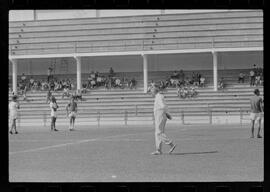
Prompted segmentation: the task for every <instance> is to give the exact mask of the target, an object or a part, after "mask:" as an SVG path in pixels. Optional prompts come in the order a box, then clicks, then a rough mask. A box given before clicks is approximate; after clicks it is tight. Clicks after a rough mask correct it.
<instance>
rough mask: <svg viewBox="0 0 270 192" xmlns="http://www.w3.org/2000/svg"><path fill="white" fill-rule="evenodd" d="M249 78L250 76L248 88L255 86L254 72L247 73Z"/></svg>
mask: <svg viewBox="0 0 270 192" xmlns="http://www.w3.org/2000/svg"><path fill="white" fill-rule="evenodd" d="M249 76H250V86H254V84H255V72H254V70H251V71H250V72H249Z"/></svg>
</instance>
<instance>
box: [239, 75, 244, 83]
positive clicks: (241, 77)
mask: <svg viewBox="0 0 270 192" xmlns="http://www.w3.org/2000/svg"><path fill="white" fill-rule="evenodd" d="M240 82H242V83H244V82H245V74H244V73H240V74H239V76H238V83H240Z"/></svg>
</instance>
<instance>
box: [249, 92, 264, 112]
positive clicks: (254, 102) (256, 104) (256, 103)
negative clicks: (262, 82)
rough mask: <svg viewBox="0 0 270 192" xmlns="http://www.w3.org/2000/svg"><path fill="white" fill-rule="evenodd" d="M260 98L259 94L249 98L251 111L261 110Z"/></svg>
mask: <svg viewBox="0 0 270 192" xmlns="http://www.w3.org/2000/svg"><path fill="white" fill-rule="evenodd" d="M262 102H263V101H262V98H261V97H259V96H256V95H254V96H252V97H251V98H250V104H251V112H252V113H260V112H262V108H261V104H262Z"/></svg>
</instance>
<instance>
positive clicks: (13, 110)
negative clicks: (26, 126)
mask: <svg viewBox="0 0 270 192" xmlns="http://www.w3.org/2000/svg"><path fill="white" fill-rule="evenodd" d="M8 108H9V115H10V116H9V117H10V121H11V122H12V123H11V128H10V130H9V133H10V134H13V132H12V130H13V129H14V130H15V134H18V131H17V129H16V119H17V111H18V109H19V108H20V105H19V103H18V102H17V96H16V95H14V96H12V101H11V102H10V103H9V107H8Z"/></svg>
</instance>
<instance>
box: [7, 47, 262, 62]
mask: <svg viewBox="0 0 270 192" xmlns="http://www.w3.org/2000/svg"><path fill="white" fill-rule="evenodd" d="M237 51H263V47H246V48H214V49H181V50H179V49H177V50H152V51H127V52H98V53H68V54H65V53H63V54H41V55H9V59H10V60H13V59H36V58H39V59H41V58H60V57H92V56H124V55H157V54H176V53H211V52H237Z"/></svg>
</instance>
